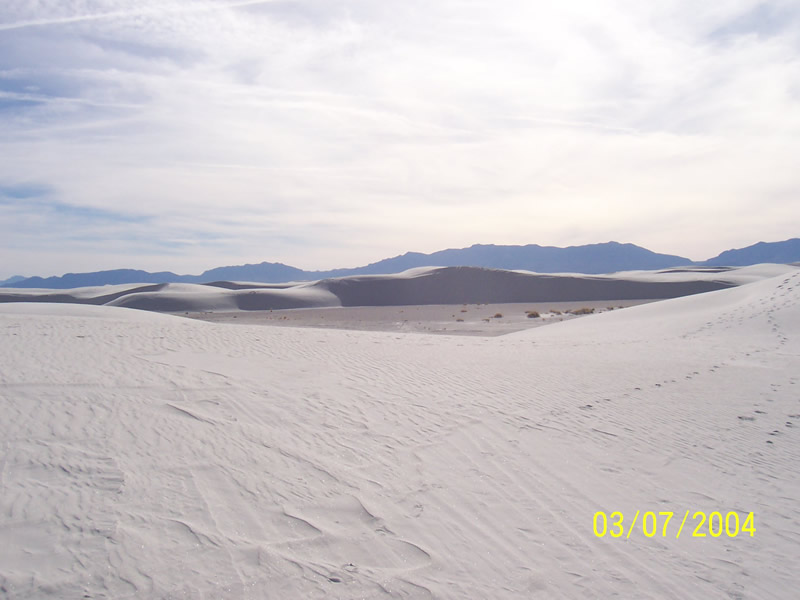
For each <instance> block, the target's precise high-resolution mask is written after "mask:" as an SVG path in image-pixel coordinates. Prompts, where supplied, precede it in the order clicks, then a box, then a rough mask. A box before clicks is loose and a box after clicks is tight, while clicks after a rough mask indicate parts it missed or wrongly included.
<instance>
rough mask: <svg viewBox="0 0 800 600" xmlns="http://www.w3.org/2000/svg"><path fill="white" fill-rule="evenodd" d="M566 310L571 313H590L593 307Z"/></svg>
mask: <svg viewBox="0 0 800 600" xmlns="http://www.w3.org/2000/svg"><path fill="white" fill-rule="evenodd" d="M567 312H569V313H572V314H573V315H590V314H592V313H593V312H594V309H593V308H586V307H583V308H573V309H572V310H568V311H567Z"/></svg>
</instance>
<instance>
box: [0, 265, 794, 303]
mask: <svg viewBox="0 0 800 600" xmlns="http://www.w3.org/2000/svg"><path fill="white" fill-rule="evenodd" d="M793 270H794V267H791V266H788V265H757V266H755V267H742V268H738V269H720V268H716V269H709V268H694V269H671V270H666V271H638V272H628V273H619V274H614V275H605V276H590V275H577V274H556V275H542V274H537V273H529V272H525V271H500V270H495V269H481V268H476V267H425V268H419V269H411V270H409V271H406V272H404V273H400V274H396V275H370V276H359V277H341V278H336V279H324V280H321V281H317V282H311V283H298V284H277V285H270V284H258V283H252V284H251V283H243V282H214V283H210V284H176V283H171V284H158V285H141V286H137V285H118V286H104V287H97V288H78V289H75V290H59V291H58V292H56V291H53V290H27V289H9V290H8V291H4V292H3V293H0V303H2V302H67V303H80V304H97V305H109V306H124V307H127V308H138V309H143V310H152V311H158V312H203V311H236V310H248V311H249V310H275V309H288V308H311V307H315V308H320V307H331V306H408V305H421V304H462V303H511V302H565V301H581V300H583V301H600V300H630V299H661V298H674V297H678V296H686V295H690V294H697V293H702V292H707V291H711V290H717V289H724V288H727V287H732V286H735V285H739V284H741V283H745V282H750V281H756V280H758V279H763V278H764V277H768V276H774V275H778V274H781V273H785V272H790V271H793Z"/></svg>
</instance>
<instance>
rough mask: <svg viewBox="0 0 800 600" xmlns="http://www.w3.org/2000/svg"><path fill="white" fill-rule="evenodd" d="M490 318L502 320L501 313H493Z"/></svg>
mask: <svg viewBox="0 0 800 600" xmlns="http://www.w3.org/2000/svg"><path fill="white" fill-rule="evenodd" d="M492 318H493V319H502V318H503V313H494V317H492Z"/></svg>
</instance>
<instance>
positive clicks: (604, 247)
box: [0, 238, 800, 289]
mask: <svg viewBox="0 0 800 600" xmlns="http://www.w3.org/2000/svg"><path fill="white" fill-rule="evenodd" d="M792 262H800V238H793V239H790V240H785V241H782V242H769V243H767V242H759V243H757V244H754V245H752V246H748V247H747V248H739V249H734V250H727V251H725V252H723V253H721V254H720V255H719V256H715V257H714V258H710V259H708V260H706V261H702V262H694V261H691V260H689V259H688V258H684V257H682V256H675V255H671V254H658V253H656V252H652V251H650V250H647V249H646V248H642V247H640V246H636V245H634V244H620V243H618V242H606V243H603V244H588V245H584V246H569V247H567V248H558V247H554V246H539V245H537V244H529V245H527V246H495V245H493V244H489V245H484V244H475V245H474V246H470V247H469V248H459V249H449V250H441V251H439V252H434V253H432V254H421V253H419V252H407V253H406V254H403V255H401V256H395V257H393V258H387V259H385V260H381V261H379V262H376V263H372V264H369V265H366V266H364V267H357V268H353V269H334V270H330V271H304V270H302V269H297V268H295V267H291V266H288V265H284V264H281V263H269V262H262V263H260V264H247V265H238V266H230V267H218V268H215V269H211V270H208V271H205V272H204V273H202V274H201V275H177V274H175V273H172V272H169V271H162V272H158V273H150V272H148V271H138V270H134V269H116V270H111V271H96V272H92V273H67V274H66V275H63V276H61V277H46V278H42V277H29V278H23V277H20V276H15V277H12V278H11V279H7V280H5V281H3V282H0V287H15V288H51V289H69V288H75V287H86V286H98V285H106V284H119V283H208V282H212V281H249V282H260V283H285V282H289V281H313V280H317V279H326V278H331V277H344V276H348V275H376V274H391V273H399V272H402V271H405V270H406V269H411V268H414V267H427V266H437V267H486V268H492V269H508V270H526V271H535V272H537V273H586V274H600V273H615V272H618V271H632V270H656V269H666V268H669V267H680V266H689V265H693V266H745V265H752V264H758V263H792Z"/></svg>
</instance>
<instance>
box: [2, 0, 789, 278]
mask: <svg viewBox="0 0 800 600" xmlns="http://www.w3.org/2000/svg"><path fill="white" fill-rule="evenodd" d="M765 6H767V7H768V9H767V8H764V7H765ZM798 14H800V10H798V9H797V8H795V6H794V5H793V4H792V3H791V2H788V1H785V2H783V1H781V2H774V3H768V4H763V3H759V2H756V1H744V0H725V1H721V2H716V3H711V4H707V5H698V4H697V3H690V2H688V1H684V0H674V1H664V2H656V3H641V2H639V3H635V2H628V1H623V0H619V1H605V2H588V1H582V2H581V1H573V2H566V3H560V4H552V3H550V4H544V5H543V4H541V3H529V2H522V1H521V0H519V1H512V2H506V3H503V4H502V5H498V4H497V3H492V2H489V1H488V0H473V1H469V2H467V1H456V0H440V1H437V2H422V1H421V0H406V1H400V0H392V1H388V0H387V1H384V2H373V1H369V2H367V1H366V0H361V1H348V2H343V1H337V0H327V1H325V2H323V1H322V0H298V1H294V2H292V1H284V2H278V1H275V2H243V1H242V2H238V1H226V2H221V1H217V2H212V1H210V0H195V1H191V0H183V1H178V0H173V1H170V2H161V1H158V2H156V1H155V0H151V1H147V2H141V1H137V2H134V1H133V0H104V1H100V0H95V1H90V0H84V1H77V0H70V1H64V0H59V1H57V2H56V1H55V0H50V1H45V0H39V1H37V2H32V1H30V0H16V1H11V2H6V3H4V4H3V5H2V7H0V125H1V126H2V129H3V131H4V132H6V135H5V136H4V138H3V139H2V140H0V153H2V156H3V157H4V158H6V159H5V160H4V161H3V163H2V164H0V184H9V185H10V184H15V183H19V182H29V181H33V182H39V183H41V184H43V185H47V186H50V187H51V188H52V190H53V192H52V193H53V195H54V197H55V199H56V200H57V201H58V202H60V203H62V204H64V205H71V206H75V207H83V208H87V209H95V210H104V211H108V212H111V213H115V214H122V215H128V216H129V217H131V218H132V219H133V221H131V223H130V224H129V225H127V226H126V227H127V233H128V237H129V238H130V239H131V240H135V243H134V242H131V243H123V244H120V245H118V247H117V248H116V250H115V251H114V252H111V253H106V255H104V257H103V259H102V262H104V264H102V265H100V264H98V261H99V260H100V259H99V258H98V248H100V247H101V246H102V244H106V245H107V244H108V239H107V238H108V235H100V234H99V233H98V231H97V228H96V226H95V225H96V224H92V223H91V219H90V216H91V214H92V213H91V212H86V213H84V214H85V215H86V219H85V220H84V221H85V222H82V223H76V224H75V225H76V227H78V229H79V231H78V233H81V234H83V237H82V240H81V243H80V244H79V245H78V244H77V242H76V240H75V235H74V232H73V235H72V236H71V237H69V238H67V237H65V236H64V233H63V231H62V230H61V229H60V228H59V227H58V226H57V225H58V224H57V223H55V222H50V223H49V224H48V222H47V220H46V219H45V220H44V221H43V220H41V219H37V220H36V221H35V223H36V225H35V227H34V226H33V225H30V226H29V228H28V229H27V230H26V229H25V228H24V227H23V228H22V229H19V228H18V229H17V230H16V231H15V236H14V239H15V242H14V247H13V251H14V252H13V254H9V253H8V252H6V250H8V251H10V250H12V248H10V247H7V248H6V249H4V254H5V255H6V256H9V257H10V258H8V259H7V261H9V262H11V264H10V265H4V266H3V267H2V268H3V269H5V270H8V271H9V272H8V273H0V277H3V276H8V275H11V274H13V273H12V272H11V271H13V272H16V271H19V270H20V269H17V268H15V266H14V261H17V262H18V263H19V264H22V261H26V262H25V264H27V265H28V266H26V272H37V273H41V274H51V273H56V272H59V270H73V271H75V270H82V269H95V268H100V267H103V268H105V267H111V266H115V265H118V266H134V267H142V268H150V269H177V270H180V269H179V266H180V265H185V268H187V269H189V270H195V271H197V270H201V269H203V268H207V267H211V266H214V265H216V264H218V263H232V262H236V261H250V262H253V261H260V260H280V261H283V262H287V263H289V264H295V265H297V266H301V267H306V268H327V267H335V266H342V265H357V264H362V263H366V262H370V261H374V260H378V259H380V258H383V257H385V256H389V255H393V254H397V253H400V252H403V251H405V250H420V251H433V250H437V249H441V248H443V247H447V246H463V245H468V244H471V243H475V242H486V243H492V242H494V243H541V244H558V245H561V244H575V243H590V242H597V241H605V240H608V239H617V240H619V241H632V242H635V243H640V244H642V245H645V246H647V247H650V248H652V249H656V250H659V251H663V252H670V253H679V254H684V255H688V256H690V257H692V258H696V259H700V258H707V257H708V256H711V255H713V254H716V253H717V252H718V251H720V250H722V249H724V248H728V247H733V246H737V245H738V246H741V245H746V244H749V243H751V242H754V241H757V239H780V238H785V237H790V236H795V235H797V232H796V231H793V230H792V223H793V222H796V219H794V220H793V219H791V218H787V215H788V216H791V213H792V210H793V209H792V207H793V206H794V203H795V202H796V197H797V193H798V191H800V180H799V179H798V177H797V175H796V170H795V168H794V166H793V157H794V156H797V155H800V147H798V146H800V141H798V140H800V136H799V135H798V134H800V101H799V100H800V64H798V63H800V59H798V52H797V50H798V48H800V44H799V43H798V35H797V33H796V31H797V27H796V26H792V24H795V25H796V24H797V23H798ZM23 208H24V207H23ZM15 210H22V209H21V208H20V206H16V207H15ZM29 210H30V211H31V212H35V210H36V207H35V206H34V205H32V204H31V205H30V207H29ZM23 221H24V220H23ZM24 222H26V223H30V222H33V221H24ZM13 227H14V225H13V222H9V221H5V222H3V229H4V230H5V229H6V228H13ZM103 231H106V232H107V233H108V232H109V230H106V229H104V230H103ZM110 233H112V234H114V235H117V234H119V231H118V230H117V229H114V230H110ZM48 234H49V235H50V236H51V237H52V238H53V244H54V246H59V245H60V247H61V248H62V250H63V251H62V252H60V253H56V252H54V253H53V255H52V256H51V260H50V261H49V262H42V257H43V256H48V254H47V253H44V252H41V251H40V248H41V246H42V238H43V236H46V235H48ZM6 239H7V240H8V239H10V238H8V237H6ZM26 239H27V241H26ZM59 240H60V241H61V243H60V244H59ZM93 240H94V242H93ZM6 243H7V244H9V242H6ZM93 244H94V245H93ZM106 247H107V246H106ZM159 247H169V248H171V249H172V250H171V253H170V254H169V255H165V254H164V253H162V252H160V250H159ZM34 250H37V252H33V251H34ZM26 252H28V257H29V258H27V259H26V258H25V256H26V255H25V253H26ZM33 256H35V257H36V258H35V260H34V259H31V258H30V257H33ZM115 261H116V262H115ZM112 263H113V264H112ZM123 263H124V264H123ZM176 265H178V266H176Z"/></svg>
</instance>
